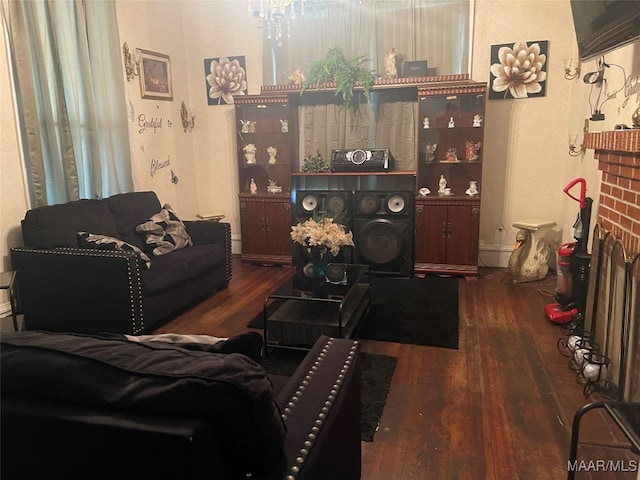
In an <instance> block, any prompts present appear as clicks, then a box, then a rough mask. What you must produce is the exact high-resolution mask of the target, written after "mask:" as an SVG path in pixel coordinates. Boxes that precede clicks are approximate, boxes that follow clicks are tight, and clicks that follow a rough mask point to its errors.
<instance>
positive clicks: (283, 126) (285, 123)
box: [280, 119, 289, 133]
mask: <svg viewBox="0 0 640 480" xmlns="http://www.w3.org/2000/svg"><path fill="white" fill-rule="evenodd" d="M280 131H281V132H282V133H287V132H288V131H289V120H283V119H280Z"/></svg>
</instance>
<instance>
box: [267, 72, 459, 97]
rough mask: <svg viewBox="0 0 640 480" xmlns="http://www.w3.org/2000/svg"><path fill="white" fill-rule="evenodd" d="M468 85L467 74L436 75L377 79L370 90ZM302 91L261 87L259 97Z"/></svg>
mask: <svg viewBox="0 0 640 480" xmlns="http://www.w3.org/2000/svg"><path fill="white" fill-rule="evenodd" d="M465 83H466V84H468V83H469V74H467V73H464V74H456V75H436V76H431V77H401V78H393V79H384V78H379V79H376V80H375V81H374V82H373V85H372V86H371V90H382V89H388V88H407V87H416V88H422V87H439V86H446V85H450V86H455V85H457V84H465ZM355 88H356V90H362V83H360V82H357V83H356V85H355ZM335 89H336V83H335V82H327V84H326V85H317V84H315V83H313V84H311V85H309V86H308V88H307V90H306V91H307V92H330V91H332V90H335ZM301 90H302V85H301V84H299V83H297V84H296V83H291V84H288V85H262V87H261V89H260V93H261V95H281V94H286V93H297V92H300V91H301Z"/></svg>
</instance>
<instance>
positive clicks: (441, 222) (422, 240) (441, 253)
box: [415, 205, 447, 263]
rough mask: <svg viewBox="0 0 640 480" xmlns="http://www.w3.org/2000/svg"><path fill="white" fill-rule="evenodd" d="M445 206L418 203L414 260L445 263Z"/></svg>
mask: <svg viewBox="0 0 640 480" xmlns="http://www.w3.org/2000/svg"><path fill="white" fill-rule="evenodd" d="M446 227H447V207H446V206H437V205H419V206H418V207H417V209H416V236H415V245H416V246H415V257H416V262H424V263H446V260H447V238H446Z"/></svg>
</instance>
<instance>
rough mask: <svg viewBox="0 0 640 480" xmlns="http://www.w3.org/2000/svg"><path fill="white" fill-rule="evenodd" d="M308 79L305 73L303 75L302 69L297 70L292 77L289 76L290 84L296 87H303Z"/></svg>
mask: <svg viewBox="0 0 640 480" xmlns="http://www.w3.org/2000/svg"><path fill="white" fill-rule="evenodd" d="M306 80H307V79H306V77H305V76H304V73H302V69H301V68H300V67H298V68H296V69H295V70H294V71H293V73H292V74H291V75H289V83H293V84H294V85H301V84H303V83H304V82H305V81H306Z"/></svg>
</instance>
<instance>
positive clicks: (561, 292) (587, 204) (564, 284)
mask: <svg viewBox="0 0 640 480" xmlns="http://www.w3.org/2000/svg"><path fill="white" fill-rule="evenodd" d="M576 184H580V196H579V197H575V196H574V195H572V194H571V193H570V190H571V189H572V188H573V187H574V186H575V185H576ZM562 191H563V192H564V193H566V194H567V195H568V196H569V197H570V198H571V199H573V200H575V201H576V202H578V203H579V204H580V211H579V213H578V218H577V219H576V221H575V223H574V224H573V237H574V238H575V242H569V243H563V244H562V245H560V247H559V248H558V252H557V262H556V263H557V283H556V290H555V295H554V298H555V300H556V303H551V304H549V305H546V306H545V307H544V311H545V313H546V315H547V318H549V320H550V321H551V322H553V323H557V324H566V323H569V322H572V321H573V322H576V323H577V324H579V323H581V324H584V311H585V306H586V300H587V286H588V283H589V282H588V272H589V263H590V260H591V258H590V256H589V255H588V254H587V241H588V239H589V224H590V221H591V206H592V204H593V200H592V199H591V198H589V197H587V196H586V193H587V182H586V180H585V179H584V178H576V179H575V180H572V181H571V182H569V184H568V185H567V186H566V187H564V189H563V190H562Z"/></svg>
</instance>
